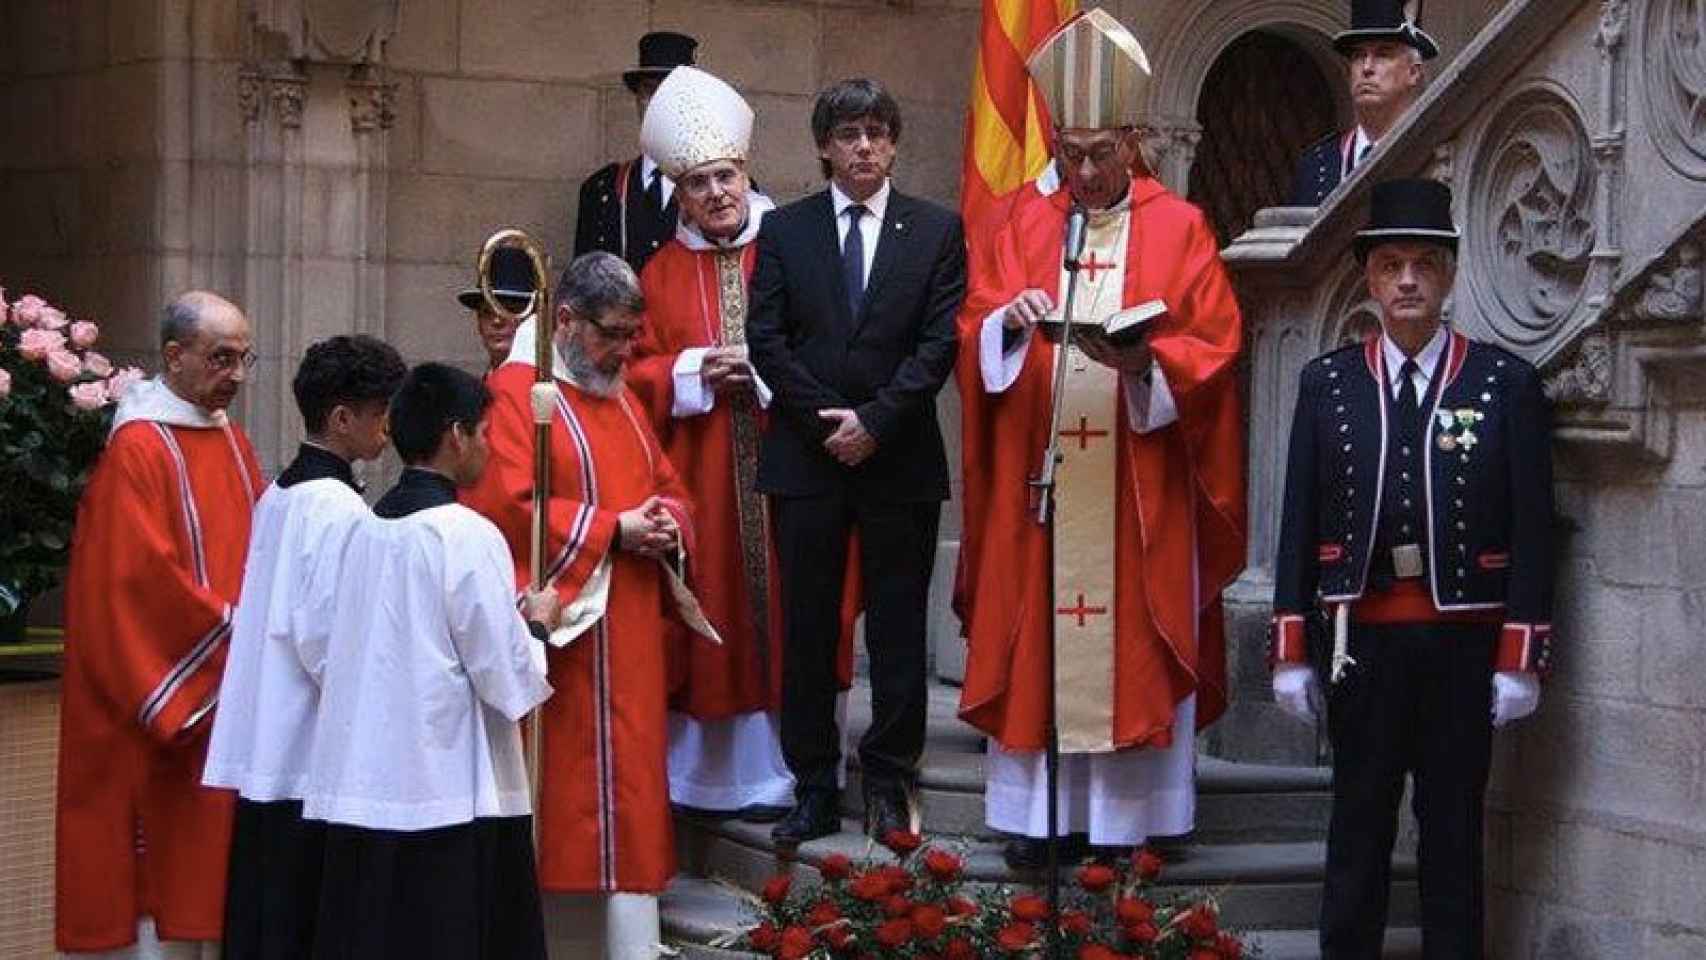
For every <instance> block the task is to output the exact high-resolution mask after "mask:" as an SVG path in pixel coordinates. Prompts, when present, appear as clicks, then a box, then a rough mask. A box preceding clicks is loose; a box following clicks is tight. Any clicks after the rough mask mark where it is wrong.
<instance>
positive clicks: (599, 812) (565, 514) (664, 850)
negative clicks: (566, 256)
mask: <svg viewBox="0 0 1706 960" xmlns="http://www.w3.org/2000/svg"><path fill="white" fill-rule="evenodd" d="M487 385H488V386H489V387H490V389H491V391H492V408H491V423H490V440H491V451H492V453H491V459H490V461H489V462H488V463H487V465H486V472H485V475H484V476H483V477H482V478H481V480H480V483H479V485H478V486H476V487H474V488H473V489H471V490H468V491H465V492H464V494H463V498H462V499H463V502H464V503H466V504H467V505H468V506H470V507H472V508H474V509H475V510H478V511H479V512H480V513H482V514H484V515H486V516H487V517H489V518H491V520H492V522H494V523H496V524H497V526H498V529H500V530H502V531H503V534H504V538H505V539H506V540H508V541H509V547H510V552H511V554H512V555H513V556H514V557H515V576H516V582H517V583H518V584H525V583H527V581H528V566H529V564H528V560H529V553H530V551H531V549H532V548H531V546H530V537H531V529H532V517H533V507H532V495H533V415H532V412H531V406H530V404H529V401H528V391H529V390H530V389H532V387H533V367H532V366H531V365H529V364H525V363H506V364H504V365H503V366H501V367H499V368H498V369H497V371H496V372H494V373H493V374H492V375H491V377H490V378H489V379H488V380H487ZM557 386H558V394H559V395H560V402H559V403H558V405H557V416H556V418H555V419H554V420H553V421H552V424H551V495H550V499H549V501H548V503H549V514H550V521H549V522H550V535H549V537H548V538H547V541H548V546H549V559H548V560H547V561H546V571H547V576H548V577H550V578H551V579H552V580H553V582H554V583H555V585H556V587H557V590H558V592H559V593H561V594H562V597H563V601H564V603H565V605H566V604H568V603H569V602H571V601H573V600H574V599H575V598H576V597H577V596H578V595H579V594H580V592H581V588H582V587H583V586H585V585H586V583H587V580H588V579H589V578H590V577H591V576H592V575H593V573H594V571H595V570H597V568H598V566H599V564H600V563H602V562H603V561H605V560H606V559H607V558H608V559H609V560H610V561H611V563H612V568H611V573H610V593H609V603H608V606H607V607H606V608H605V615H604V617H603V618H602V619H600V620H599V621H598V622H597V623H596V624H594V625H593V626H592V627H590V628H589V629H587V630H586V632H584V633H582V634H581V635H580V636H579V637H577V638H576V639H575V640H574V642H573V643H571V644H569V645H568V646H567V647H564V648H560V649H559V648H556V647H553V648H551V649H550V650H549V651H548V653H547V659H548V660H549V662H550V673H549V678H550V681H551V686H552V687H553V688H554V689H555V690H556V693H555V694H553V695H552V697H551V699H549V700H547V701H545V704H544V706H543V707H541V708H540V709H541V710H542V711H543V713H542V718H543V720H542V724H541V726H542V728H543V734H542V737H543V739H542V743H541V755H542V760H541V768H542V775H541V784H540V790H539V807H538V809H537V810H535V811H534V818H535V822H536V824H537V827H538V831H539V882H540V885H541V886H543V887H544V888H545V889H547V890H555V891H562V892H570V893H595V892H611V891H624V892H629V893H659V892H662V890H663V888H664V886H665V885H666V884H667V883H668V882H669V878H670V877H671V876H672V875H673V874H674V873H675V841H674V836H673V832H672V830H671V826H670V815H669V780H668V776H667V772H666V769H665V756H666V754H665V751H666V749H667V740H668V729H667V724H666V722H665V698H666V694H667V689H666V681H667V676H666V658H665V639H666V637H667V635H668V633H669V628H670V623H672V622H673V621H672V620H671V619H670V618H671V610H670V607H669V606H668V605H669V603H670V601H669V599H668V594H667V592H666V587H665V581H664V571H663V568H662V567H661V566H659V564H658V563H657V561H655V560H649V559H646V558H644V557H641V556H639V555H637V554H632V553H624V552H622V551H619V550H615V551H613V550H612V547H613V545H614V541H615V539H616V536H617V519H616V518H617V514H618V513H620V512H621V511H623V510H629V509H632V508H634V507H637V506H639V505H640V504H641V503H643V502H645V500H646V498H647V497H650V496H653V495H654V494H655V495H657V496H661V497H665V498H668V499H670V500H672V501H673V502H674V506H673V507H672V508H671V509H672V512H673V513H675V514H676V519H677V521H678V522H679V523H680V525H681V528H682V531H683V534H684V538H685V539H686V540H687V542H688V544H689V551H688V553H689V556H690V557H691V556H692V555H693V550H692V546H691V545H692V527H691V525H690V523H689V520H688V513H687V507H686V504H687V502H688V497H687V491H686V489H685V488H684V487H682V485H681V482H680V480H678V479H677V478H676V475H675V469H674V468H673V467H671V466H670V463H669V460H668V459H667V458H666V457H665V456H664V454H663V450H662V448H661V447H659V445H658V442H657V439H656V437H655V436H653V434H652V430H651V428H650V427H649V426H648V425H647V424H646V419H645V417H646V413H645V410H644V408H642V407H641V406H640V403H639V401H638V400H636V399H635V398H634V396H633V395H632V394H631V393H629V392H628V391H627V390H623V391H622V392H620V393H618V394H617V395H616V396H613V397H598V396H594V395H593V394H590V393H586V392H584V391H581V390H578V389H575V388H574V387H572V386H570V385H569V384H567V383H566V382H564V381H561V380H559V381H558V384H557Z"/></svg>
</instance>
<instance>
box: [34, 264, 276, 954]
mask: <svg viewBox="0 0 1706 960" xmlns="http://www.w3.org/2000/svg"><path fill="white" fill-rule="evenodd" d="M252 343H253V341H252V339H251V338H250V333H249V320H248V318H247V317H245V316H244V315H243V311H241V310H239V309H238V308H237V307H236V306H235V305H234V304H232V303H230V302H229V301H227V300H225V299H223V298H221V297H219V296H216V295H215V294H212V293H206V292H202V291H196V292H191V293H186V294H184V295H183V296H181V297H179V298H178V299H176V300H174V301H173V302H172V303H171V305H170V306H168V307H167V308H166V313H165V319H164V321H163V322H162V323H161V325H160V345H161V346H160V353H161V360H162V364H163V369H162V371H161V373H160V375H159V376H158V377H156V378H154V379H152V380H146V381H143V382H141V383H139V384H137V385H135V386H133V387H131V388H130V389H129V390H128V391H126V392H125V394H124V396H123V397H121V398H120V399H119V404H118V410H117V412H116V413H115V414H114V416H113V432H112V436H111V439H109V440H108V441H107V448H106V450H105V451H104V452H102V454H101V457H100V459H99V460H98V461H97V462H96V464H95V469H94V472H93V473H92V474H91V475H90V477H89V485H88V487H87V488H86V489H85V490H84V492H83V499H82V501H81V503H80V504H79V505H78V509H77V528H76V534H75V535H74V537H73V538H72V542H71V569H70V571H69V576H68V578H67V580H66V588H65V633H66V637H67V642H66V648H65V678H64V681H63V694H62V697H63V700H62V704H61V708H60V709H61V712H60V724H59V807H58V813H59V820H58V825H57V843H56V846H55V856H56V862H55V867H56V869H55V882H56V884H57V889H56V900H55V940H56V942H57V944H58V946H59V949H60V950H62V951H65V952H67V953H74V952H85V951H121V952H120V953H118V954H116V955H117V956H121V957H132V956H135V957H143V956H156V955H160V953H161V952H162V949H163V948H162V946H161V941H201V943H191V944H176V943H175V944H170V946H169V948H168V949H170V950H172V951H175V952H174V953H172V955H173V956H183V957H199V956H202V955H207V956H217V953H218V946H217V944H215V943H208V942H207V941H217V940H218V939H219V938H220V928H221V919H222V911H223V909H224V901H225V862H226V849H227V847H228V845H229V843H230V830H231V804H232V800H231V794H230V793H228V792H226V791H223V790H211V789H208V788H207V787H204V786H202V785H201V769H202V761H203V758H204V757H205V756H206V754H207V744H208V730H209V729H210V728H211V727H212V726H213V724H212V722H211V720H212V715H213V709H214V704H215V702H216V701H217V699H218V694H219V680H220V673H221V671H223V670H224V668H225V648H226V640H227V639H228V638H229V636H230V633H231V611H232V605H233V604H235V603H236V602H237V596H238V592H239V587H240V586H241V585H242V581H243V560H244V557H245V555H246V554H247V552H248V549H249V515H250V512H251V510H252V509H253V508H254V504H255V498H256V497H257V496H258V495H259V494H260V491H261V486H262V480H261V470H260V465H259V464H258V463H256V461H255V453H254V450H253V448H252V447H251V446H250V445H249V439H248V437H247V436H245V435H244V433H243V431H242V429H241V428H240V427H238V426H236V425H235V424H233V423H231V421H230V419H229V418H228V417H227V416H226V409H227V408H228V407H230V406H231V403H232V401H234V400H235V399H236V398H237V393H238V391H239V390H240V389H241V388H242V386H243V383H244V381H245V380H246V379H247V375H248V371H249V368H250V366H251V365H252V364H253V363H254V362H255V354H254V351H253V350H251V349H250V347H251V345H252Z"/></svg>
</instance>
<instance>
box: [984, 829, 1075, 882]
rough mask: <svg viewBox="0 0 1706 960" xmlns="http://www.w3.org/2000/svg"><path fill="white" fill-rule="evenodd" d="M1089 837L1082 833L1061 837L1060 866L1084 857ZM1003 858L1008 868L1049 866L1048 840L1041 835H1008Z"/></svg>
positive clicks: (1003, 849) (1028, 869) (1002, 852)
mask: <svg viewBox="0 0 1706 960" xmlns="http://www.w3.org/2000/svg"><path fill="white" fill-rule="evenodd" d="M1088 839H1089V838H1087V837H1086V836H1085V835H1084V834H1082V833H1074V834H1068V835H1067V836H1064V837H1061V838H1060V850H1059V852H1058V853H1057V854H1056V856H1058V857H1059V861H1060V866H1063V867H1068V866H1071V865H1073V864H1075V863H1077V862H1078V861H1080V860H1082V859H1084V855H1085V853H1086V852H1087V851H1088V850H1089V849H1090V844H1089V842H1088ZM1001 859H1003V860H1005V861H1007V868H1008V869H1010V870H1014V871H1018V872H1027V871H1030V872H1034V871H1038V870H1042V869H1044V868H1045V867H1047V866H1048V841H1047V840H1044V839H1042V838H1041V837H1017V836H1015V837H1008V838H1007V843H1006V844H1005V845H1003V846H1002V848H1001Z"/></svg>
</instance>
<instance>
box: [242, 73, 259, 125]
mask: <svg viewBox="0 0 1706 960" xmlns="http://www.w3.org/2000/svg"><path fill="white" fill-rule="evenodd" d="M265 85H266V79H265V78H264V77H262V76H261V75H260V74H258V73H253V72H250V71H248V70H245V71H243V72H242V73H239V74H238V75H237V110H238V111H239V112H240V113H241V114H242V116H243V123H244V124H250V123H254V122H255V121H257V120H259V119H260V118H261V100H262V98H263V88H264V87H265Z"/></svg>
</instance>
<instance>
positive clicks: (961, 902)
mask: <svg viewBox="0 0 1706 960" xmlns="http://www.w3.org/2000/svg"><path fill="white" fill-rule="evenodd" d="M948 912H949V913H951V914H953V915H954V916H956V917H973V916H976V915H977V904H976V903H973V902H972V899H971V898H970V897H962V896H958V895H956V896H952V897H949V898H948Z"/></svg>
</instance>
